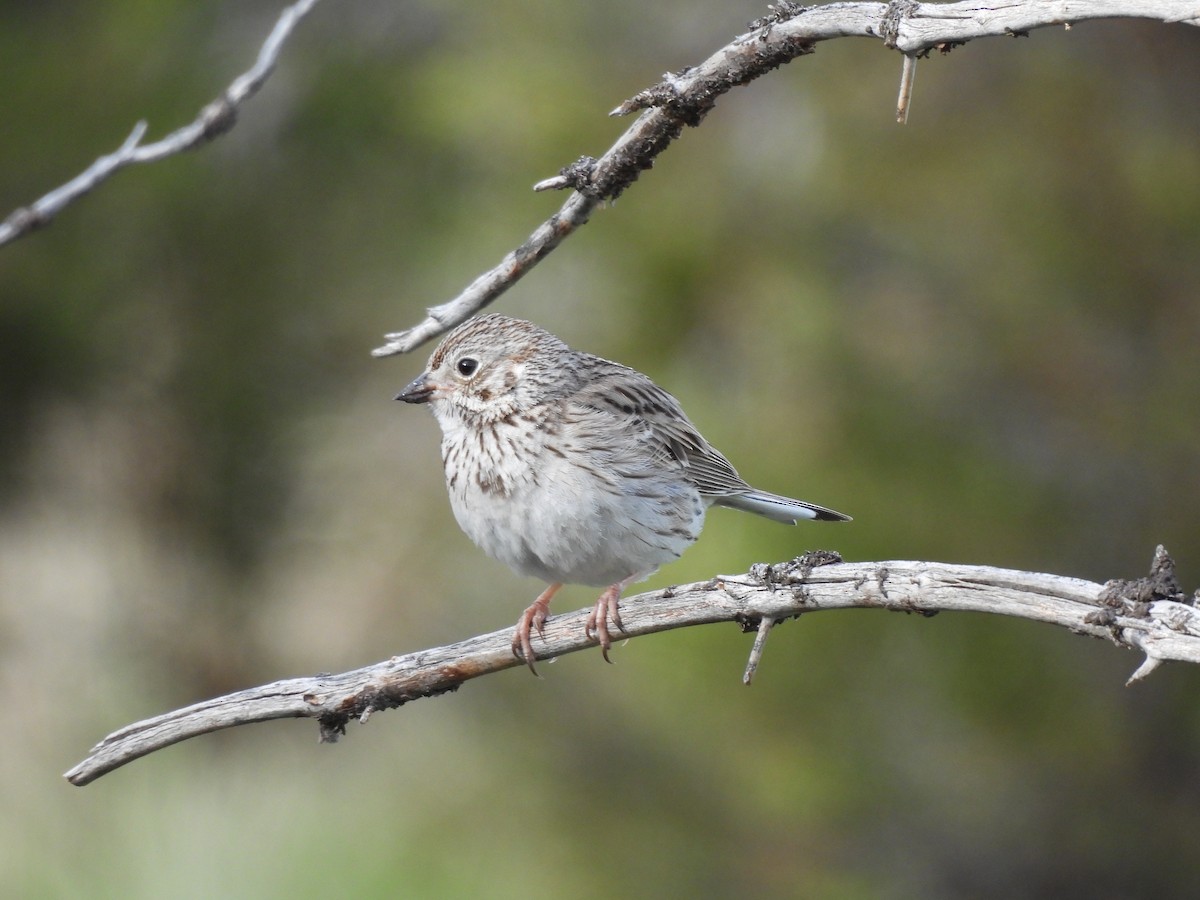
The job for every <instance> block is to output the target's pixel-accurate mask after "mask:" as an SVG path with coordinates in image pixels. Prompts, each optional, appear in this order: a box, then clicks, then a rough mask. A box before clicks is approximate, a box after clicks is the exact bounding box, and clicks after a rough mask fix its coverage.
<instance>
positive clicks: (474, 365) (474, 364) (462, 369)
mask: <svg viewBox="0 0 1200 900" xmlns="http://www.w3.org/2000/svg"><path fill="white" fill-rule="evenodd" d="M454 367H455V368H456V369H458V374H459V375H461V376H462V377H463V378H470V377H471V376H472V375H474V374H475V370H476V369H478V368H479V360H477V359H475V357H473V356H464V357H463V358H462V359H460V360H459V361H458V362H457V363H455V364H454Z"/></svg>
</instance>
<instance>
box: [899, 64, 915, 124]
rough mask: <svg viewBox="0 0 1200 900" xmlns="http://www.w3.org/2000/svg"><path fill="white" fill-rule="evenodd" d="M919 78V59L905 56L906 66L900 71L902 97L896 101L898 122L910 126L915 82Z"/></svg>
mask: <svg viewBox="0 0 1200 900" xmlns="http://www.w3.org/2000/svg"><path fill="white" fill-rule="evenodd" d="M916 77H917V58H916V56H914V55H913V54H911V53H905V54H904V65H903V67H902V68H901V69H900V96H899V97H898V98H897V99H896V122H897V123H899V124H900V125H907V124H908V107H909V104H910V103H911V102H912V89H913V80H914V79H915V78H916Z"/></svg>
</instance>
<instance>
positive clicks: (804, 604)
mask: <svg viewBox="0 0 1200 900" xmlns="http://www.w3.org/2000/svg"><path fill="white" fill-rule="evenodd" d="M829 558H833V557H831V555H828V554H825V555H822V554H806V555H805V556H804V557H800V558H798V559H795V560H792V561H791V562H788V563H780V564H777V565H771V566H768V565H762V564H760V565H757V566H754V567H753V568H752V569H751V570H750V572H748V573H746V574H744V575H732V576H721V577H717V578H714V579H712V580H711V581H707V582H701V583H696V584H689V585H684V586H681V587H673V588H668V589H666V590H663V591H651V592H648V593H645V594H641V595H639V596H636V597H629V598H627V599H625V600H623V601H622V602H621V619H622V622H623V624H624V628H623V632H624V634H623V636H624V637H629V638H634V637H640V636H642V635H646V634H653V633H654V632H658V631H666V630H669V629H673V628H682V627H685V626H689V625H702V624H708V623H712V622H737V623H738V624H740V625H741V626H742V627H743V628H744V629H753V628H755V627H757V626H758V623H761V622H764V621H766V620H768V619H770V620H772V621H774V622H780V621H783V620H784V619H788V618H792V617H795V616H799V615H801V614H809V613H812V612H817V611H820V610H828V609H849V608H854V607H860V608H861V607H866V608H879V609H888V610H893V611H897V612H907V613H919V614H922V615H933V614H934V613H936V612H938V611H941V610H961V611H972V612H990V613H997V614H1000V615H1006V616H1016V617H1019V618H1023V619H1031V620H1034V621H1038V622H1048V623H1050V624H1053V625H1060V626H1063V627H1065V628H1069V629H1070V630H1071V631H1074V632H1076V633H1078V634H1086V635H1091V636H1093V637H1100V638H1105V639H1108V640H1111V641H1112V642H1113V643H1115V644H1117V645H1118V646H1122V647H1129V648H1136V649H1137V650H1139V651H1141V652H1142V653H1144V654H1145V655H1146V659H1147V660H1148V661H1150V660H1154V661H1156V662H1157V661H1162V660H1180V661H1183V662H1192V663H1200V612H1198V611H1197V609H1196V608H1195V606H1194V605H1193V602H1194V601H1193V600H1192V599H1191V598H1187V597H1185V596H1184V595H1183V592H1182V591H1181V590H1180V589H1179V586H1178V583H1177V582H1176V581H1175V575H1174V564H1173V563H1172V562H1171V559H1170V557H1168V556H1167V555H1166V552H1165V551H1164V550H1163V549H1162V548H1161V547H1160V548H1158V551H1157V552H1156V554H1155V561H1154V566H1153V567H1152V569H1151V574H1150V576H1149V577H1147V578H1141V579H1137V580H1135V581H1113V582H1109V583H1108V584H1107V585H1100V584H1094V583H1092V582H1089V581H1082V580H1080V579H1077V578H1067V577H1064V576H1059V575H1043V574H1036V573H1030V572H1018V571H1014V570H1010V569H994V568H990V567H987V566H958V565H946V564H941V563H926V562H875V563H832V564H822V563H824V562H825V560H826V559H829ZM589 611H590V609H584V610H579V611H578V612H574V613H569V614H562V615H556V616H553V617H551V618H550V620H549V621H547V623H546V630H545V634H544V638H543V637H542V636H539V637H538V638H537V639H536V640H535V643H534V650H535V656H536V657H537V659H539V660H543V659H551V658H554V657H557V656H562V655H564V654H566V653H574V652H576V651H579V650H585V649H588V648H590V647H595V646H596V641H595V640H594V639H592V638H589V637H587V636H586V635H585V634H584V622H585V621H586V619H587V614H588V612H589ZM762 633H763V632H762V631H761V630H760V632H759V636H760V639H761V636H762ZM776 643H778V641H777V642H776ZM759 649H760V653H761V647H760V648H759ZM522 664H523V663H522V661H521V660H519V659H517V657H515V656H514V655H513V653H512V629H511V628H505V629H503V630H501V631H495V632H492V633H491V634H485V635H481V636H479V637H475V638H470V639H469V640H465V641H462V642H460V643H457V644H451V645H449V646H445V647H435V648H432V649H429V650H421V651H418V652H416V653H410V654H407V655H406V656H397V657H393V658H392V659H389V660H387V661H385V662H381V663H377V664H376V665H373V666H367V667H366V668H363V669H358V670H355V671H353V672H346V673H344V674H341V675H318V676H314V677H311V678H293V679H289V680H287V681H278V682H275V683H273V684H268V685H264V686H262V687H258V688H252V689H250V690H245V691H239V692H238V693H235V694H229V695H227V696H224V697H217V698H215V699H213V700H206V701H204V702H203V703H197V704H195V705H194V706H189V707H187V708H186V709H179V710H175V711H173V712H169V713H166V714H164V715H161V716H157V717H155V718H152V719H147V720H145V721H142V722H137V723H134V724H133V725H130V726H128V727H126V728H122V729H121V730H120V731H117V732H115V733H113V734H111V735H109V736H108V737H106V738H105V739H104V740H103V741H101V742H100V743H99V744H97V745H96V746H95V747H94V748H93V749H92V752H91V754H90V755H89V756H88V757H87V759H85V760H84V761H83V762H81V763H80V764H79V765H77V766H76V767H75V768H73V769H71V771H69V772H67V773H66V777H67V779H68V780H70V782H71V783H72V784H76V785H84V784H87V783H88V782H90V781H94V780H95V779H96V778H99V777H100V776H101V775H104V774H105V773H107V772H111V771H112V770H113V769H116V768H118V767H120V766H123V765H125V763H128V762H131V761H132V760H134V759H137V758H138V757H141V756H145V755H146V754H148V753H152V752H154V751H155V750H159V749H161V748H163V747H167V746H170V745H171V744H175V743H178V742H179V741H183V740H186V739H188V738H191V737H195V736H197V735H201V734H207V733H208V732H211V731H216V730H219V729H222V728H230V727H232V726H234V725H245V724H248V723H250V722H265V721H269V720H271V719H282V718H297V717H307V718H313V719H317V720H318V722H319V724H320V734H321V738H322V740H325V741H333V740H336V739H337V737H338V736H339V735H341V734H344V733H345V728H346V725H347V724H349V722H350V721H351V720H352V719H357V720H359V721H360V722H364V721H366V719H367V718H368V717H369V716H370V715H371V714H372V713H374V712H378V711H381V710H385V709H392V708H394V707H397V706H401V705H403V704H405V703H407V702H409V701H410V700H416V699H419V698H421V697H431V696H435V695H437V694H442V693H445V692H447V691H453V690H456V689H457V688H458V687H459V686H461V685H462V684H464V683H465V682H467V681H469V680H471V679H473V678H478V677H479V676H482V675H488V674H490V673H493V672H499V671H501V670H503V669H509V668H513V667H515V666H520V665H522ZM1152 667H1153V664H1152V663H1143V665H1142V666H1141V667H1140V668H1139V669H1138V670H1137V672H1135V673H1134V678H1137V677H1141V676H1143V675H1145V674H1147V673H1148V672H1149V671H1150V668H1152ZM1131 680H1132V679H1131Z"/></svg>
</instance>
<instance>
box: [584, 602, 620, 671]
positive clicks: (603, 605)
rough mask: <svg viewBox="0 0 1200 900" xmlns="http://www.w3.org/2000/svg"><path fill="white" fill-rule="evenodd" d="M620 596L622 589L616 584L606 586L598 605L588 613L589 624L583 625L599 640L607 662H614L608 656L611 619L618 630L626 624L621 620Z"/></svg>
mask: <svg viewBox="0 0 1200 900" xmlns="http://www.w3.org/2000/svg"><path fill="white" fill-rule="evenodd" d="M620 598H621V591H620V589H619V588H618V587H617V586H616V585H614V586H613V587H609V588H606V589H605V590H604V593H603V594H601V595H600V598H599V599H598V600H597V601H596V605H595V606H593V607H592V611H591V612H590V613H589V614H588V618H587V624H586V625H584V627H583V631H584V634H586V635H587V636H588V637H589V638H595V639H596V641H598V642H599V644H600V655H601V656H603V657H604V661H605V662H606V663H611V662H612V660H611V659H609V658H608V651H609V648H610V647H612V638H611V637H610V635H609V633H608V622H609V619H611V620H612V623H613V624H614V625H615V626H617V630H618V631H624V630H625V626H624V624H623V623H622V622H621V606H620Z"/></svg>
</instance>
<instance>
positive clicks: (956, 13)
mask: <svg viewBox="0 0 1200 900" xmlns="http://www.w3.org/2000/svg"><path fill="white" fill-rule="evenodd" d="M771 9H772V12H771V14H770V15H768V16H764V17H763V18H761V19H758V20H756V21H754V22H752V23H750V30H749V31H748V32H746V33H745V34H742V35H739V36H738V37H736V38H734V39H733V40H732V41H731V42H730V43H728V44H726V45H725V46H724V47H722V48H721V49H720V50H718V51H717V52H716V53H714V54H712V55H711V56H710V57H709V58H708V59H706V60H705V61H704V62H702V63H700V65H698V66H695V67H694V68H693V67H689V68H686V69H684V70H683V71H681V72H678V73H676V74H671V73H668V74H667V75H665V76H664V79H663V81H662V82H660V83H659V84H657V85H655V86H654V87H652V88H648V89H647V90H644V91H642V92H641V93H639V94H637V95H636V96H634V97H631V98H630V99H628V100H626V101H625V102H624V103H622V104H621V105H620V106H618V107H617V108H616V109H615V110H613V112H612V114H613V115H626V114H628V113H631V112H635V111H638V110H644V112H642V115H641V116H639V117H638V119H637V121H635V122H634V123H633V125H632V126H630V128H629V129H628V130H627V131H626V132H625V133H624V134H623V135H621V137H620V138H619V139H618V140H617V142H616V143H615V144H613V146H612V147H611V148H609V150H608V152H607V153H605V154H604V155H603V156H601V157H600V158H599V159H598V160H593V159H591V158H590V157H583V158H582V159H581V160H580V161H579V162H577V163H573V164H572V165H570V166H568V167H566V168H564V169H563V170H562V171H561V172H560V173H559V174H558V175H557V176H553V177H551V178H547V179H544V180H542V181H539V182H538V183H537V184H536V185H535V186H534V189H535V190H550V189H565V188H573V189H574V190H575V191H576V192H577V193H576V195H574V196H572V197H571V199H569V200H568V201H567V203H566V204H564V205H563V207H562V209H561V210H559V212H558V213H556V214H555V215H554V216H553V217H552V218H551V219H549V220H548V221H547V222H546V223H544V224H543V225H541V226H540V227H539V228H538V229H537V230H536V231H535V232H534V233H533V234H532V235H530V237H529V239H528V240H527V241H526V242H525V243H524V244H522V245H521V246H520V247H519V248H517V250H514V251H513V252H512V253H509V254H508V255H507V256H505V257H504V259H503V260H501V261H500V264H499V265H497V266H496V267H495V268H493V269H491V270H489V271H488V272H485V273H484V274H483V275H481V276H480V277H479V278H477V279H475V281H473V282H472V283H471V284H470V285H469V286H468V287H467V288H466V290H464V291H463V292H462V293H460V294H459V295H458V296H457V297H455V298H454V299H452V300H449V301H447V302H446V303H443V304H441V305H439V306H434V307H431V308H430V309H429V310H427V315H426V317H425V319H424V320H423V321H421V322H420V323H419V324H417V325H415V326H413V327H412V328H408V329H405V330H403V331H396V332H392V333H390V334H387V335H385V338H386V340H387V343H386V344H384V345H383V346H382V347H378V348H376V349H375V350H373V351H372V355H373V356H392V355H395V354H397V353H408V352H409V351H411V350H415V349H416V348H417V347H419V346H421V345H422V344H423V343H425V342H426V341H428V340H431V339H433V338H435V337H437V336H439V335H441V334H443V333H444V332H446V331H449V330H450V329H451V328H453V327H454V326H455V325H458V324H459V323H460V322H463V321H465V320H466V319H468V318H470V317H471V316H472V315H474V314H475V313H476V312H478V311H479V310H481V309H482V308H483V307H485V306H487V305H488V304H489V303H491V302H492V301H493V300H495V299H496V298H497V297H499V296H500V295H501V294H502V293H504V292H505V291H506V290H508V289H509V288H510V287H512V286H513V285H514V284H515V283H516V282H517V280H518V279H520V278H521V276H523V275H525V274H526V273H527V272H528V271H529V270H530V269H531V268H532V267H533V266H534V265H535V264H537V263H538V262H539V261H540V260H541V259H543V258H544V257H545V256H546V255H547V254H548V253H550V251H552V250H553V249H554V248H555V247H556V246H558V244H559V243H560V242H561V241H562V239H563V238H564V237H566V236H567V235H568V234H570V233H572V232H573V231H574V230H575V229H576V228H578V227H579V226H580V225H582V224H583V223H584V222H586V221H587V219H588V217H589V216H590V215H591V213H592V210H594V209H595V208H596V207H597V206H598V205H599V203H600V202H601V201H603V200H613V199H616V198H617V197H618V196H619V195H620V194H621V193H622V192H623V191H624V190H625V189H626V188H628V187H629V186H630V185H631V184H632V183H633V182H634V181H635V180H636V179H637V177H638V175H639V174H640V173H641V172H643V171H645V170H646V169H648V168H650V167H651V166H652V165H653V164H654V159H655V158H656V157H657V156H658V155H659V154H660V153H662V152H663V150H665V149H666V148H667V147H668V146H670V144H671V143H672V142H673V141H674V140H675V138H677V137H678V136H679V135H680V133H681V132H682V131H683V127H684V126H685V125H691V126H695V125H699V124H700V122H701V121H702V120H703V118H704V116H705V115H706V114H707V113H708V111H709V110H710V109H712V107H713V105H714V104H715V103H716V100H717V98H718V97H719V96H720V95H722V94H724V93H726V92H727V91H729V90H731V89H732V88H734V87H736V86H738V85H742V84H747V83H748V82H750V81H753V80H754V79H755V78H758V77H759V76H761V75H764V74H766V73H767V72H770V71H771V70H773V69H775V68H777V67H778V66H781V65H783V64H784V63H787V62H789V61H791V60H792V59H795V58H796V57H797V56H802V55H804V54H807V53H811V52H813V49H814V45H815V44H816V43H817V42H819V41H826V40H832V39H834V38H842V37H873V38H877V39H880V40H882V41H884V43H885V45H886V46H887V47H889V48H894V49H896V50H899V51H900V52H901V53H903V54H905V64H904V66H905V67H904V74H903V77H904V78H905V79H906V80H905V81H902V85H901V96H900V108H899V110H898V115H906V114H907V106H908V104H907V97H908V92H911V88H912V76H913V74H914V73H915V64H916V57H917V56H921V55H926V54H928V53H929V51H931V50H933V49H940V50H942V51H943V52H944V51H946V50H948V49H949V48H950V47H956V46H960V45H962V44H964V43H966V42H967V41H969V40H974V39H976V38H982V37H997V36H1000V35H1006V34H1014V33H1025V32H1028V31H1029V30H1031V29H1034V28H1043V27H1046V26H1049V25H1062V24H1069V23H1071V22H1081V21H1084V20H1087V19H1101V18H1117V17H1125V18H1150V19H1158V20H1160V21H1163V22H1185V23H1187V24H1191V25H1200V3H1197V2H1195V0H1061V2H1056V3H1043V2H1039V0H1024V2H1013V3H1004V4H994V5H990V6H988V5H980V4H979V3H977V2H972V0H968V2H963V3H917V2H915V0H892V2H891V3H887V4H884V3H830V4H827V5H825V6H814V7H808V8H805V7H802V6H800V5H799V4H797V3H793V2H790V0H779V2H777V3H775V4H774V6H772V7H771ZM905 85H907V88H908V92H906V91H905Z"/></svg>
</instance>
